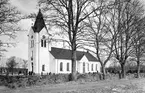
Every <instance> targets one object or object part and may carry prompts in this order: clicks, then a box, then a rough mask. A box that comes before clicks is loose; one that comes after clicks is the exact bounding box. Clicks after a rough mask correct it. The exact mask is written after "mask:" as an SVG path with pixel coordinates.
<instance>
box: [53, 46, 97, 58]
mask: <svg viewBox="0 0 145 93" xmlns="http://www.w3.org/2000/svg"><path fill="white" fill-rule="evenodd" d="M50 53H51V54H52V55H53V56H54V57H55V58H56V59H69V60H71V50H69V49H62V48H54V47H52V48H51V51H50ZM84 55H85V56H86V57H87V59H88V60H89V61H98V60H97V59H96V58H95V57H94V56H93V55H91V54H90V53H89V52H82V51H77V52H76V56H77V60H81V58H82V57H83V56H84Z"/></svg>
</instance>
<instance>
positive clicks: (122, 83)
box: [0, 78, 145, 93]
mask: <svg viewBox="0 0 145 93" xmlns="http://www.w3.org/2000/svg"><path fill="white" fill-rule="evenodd" d="M0 93H145V78H140V79H135V78H134V79H121V80H117V79H116V80H102V81H96V82H81V81H79V82H67V83H61V84H51V85H42V86H31V87H26V88H18V89H9V88H6V87H2V86H1V87H0Z"/></svg>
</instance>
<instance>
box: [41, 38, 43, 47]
mask: <svg viewBox="0 0 145 93" xmlns="http://www.w3.org/2000/svg"><path fill="white" fill-rule="evenodd" d="M41 47H43V39H41Z"/></svg>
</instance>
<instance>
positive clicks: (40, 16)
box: [32, 9, 46, 33]
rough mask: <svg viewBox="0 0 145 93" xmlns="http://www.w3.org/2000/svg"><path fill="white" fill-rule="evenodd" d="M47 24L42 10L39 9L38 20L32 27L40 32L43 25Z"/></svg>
mask: <svg viewBox="0 0 145 93" xmlns="http://www.w3.org/2000/svg"><path fill="white" fill-rule="evenodd" d="M45 26H46V25H45V22H44V19H43V14H42V13H41V10H40V9H39V12H38V14H37V17H36V21H35V23H34V26H33V27H32V29H33V31H34V32H37V33H39V32H40V31H41V30H42V29H43V27H45Z"/></svg>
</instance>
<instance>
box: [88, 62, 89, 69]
mask: <svg viewBox="0 0 145 93" xmlns="http://www.w3.org/2000/svg"><path fill="white" fill-rule="evenodd" d="M88 71H89V63H88Z"/></svg>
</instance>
